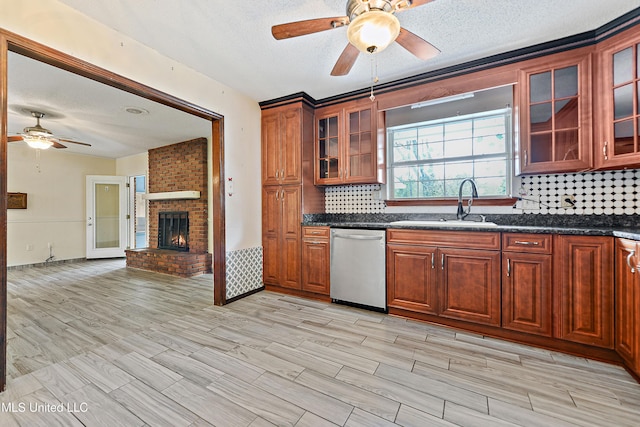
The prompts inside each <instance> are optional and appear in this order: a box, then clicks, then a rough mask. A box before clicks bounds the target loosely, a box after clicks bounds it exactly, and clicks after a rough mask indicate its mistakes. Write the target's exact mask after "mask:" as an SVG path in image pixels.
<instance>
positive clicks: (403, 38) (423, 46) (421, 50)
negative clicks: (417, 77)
mask: <svg viewBox="0 0 640 427" xmlns="http://www.w3.org/2000/svg"><path fill="white" fill-rule="evenodd" d="M396 41H397V42H398V43H399V44H400V46H402V47H403V48H405V49H407V50H408V51H409V52H411V53H412V54H414V55H415V56H417V57H418V58H420V59H422V60H423V61H426V60H427V59H431V58H433V57H434V56H436V55H437V54H439V53H440V50H439V49H438V48H436V47H435V46H434V45H432V44H431V43H429V42H428V41H426V40H424V39H423V38H421V37H419V36H416V35H415V34H413V33H412V32H411V31H408V30H405V29H404V28H400V34H399V35H398V38H397V39H396Z"/></svg>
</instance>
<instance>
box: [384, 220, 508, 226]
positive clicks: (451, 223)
mask: <svg viewBox="0 0 640 427" xmlns="http://www.w3.org/2000/svg"><path fill="white" fill-rule="evenodd" d="M389 224H390V225H408V226H411V225H413V226H417V227H461V228H492V227H497V226H498V224H496V223H495V222H480V221H463V220H459V219H453V220H405V221H393V222H391V223H389Z"/></svg>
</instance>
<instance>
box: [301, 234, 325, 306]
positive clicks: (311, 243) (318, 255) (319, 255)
mask: <svg viewBox="0 0 640 427" xmlns="http://www.w3.org/2000/svg"><path fill="white" fill-rule="evenodd" d="M329 231H330V229H329V227H302V290H304V291H308V292H313V293H316V294H322V295H329V290H330V272H329V260H330V247H329Z"/></svg>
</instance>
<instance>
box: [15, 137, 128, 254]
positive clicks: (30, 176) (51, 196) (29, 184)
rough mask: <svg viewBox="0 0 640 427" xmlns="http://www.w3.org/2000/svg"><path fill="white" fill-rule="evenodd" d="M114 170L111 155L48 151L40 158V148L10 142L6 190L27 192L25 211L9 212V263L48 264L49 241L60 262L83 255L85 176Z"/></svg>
mask: <svg viewBox="0 0 640 427" xmlns="http://www.w3.org/2000/svg"><path fill="white" fill-rule="evenodd" d="M38 165H39V167H38ZM115 172H116V162H115V160H112V159H105V158H101V157H92V156H85V155H81V154H73V153H65V152H64V151H62V150H56V149H49V150H45V151H41V152H40V159H39V161H38V159H37V155H36V150H34V149H32V148H29V147H27V146H26V145H25V144H10V145H9V148H8V178H7V186H8V190H9V192H19V193H27V209H10V210H8V212H7V216H8V218H7V262H8V265H9V266H13V265H25V264H38V263H42V262H44V261H45V260H46V259H47V258H48V257H49V249H48V244H49V243H51V244H52V248H53V249H52V250H53V252H52V253H53V255H54V256H55V259H56V260H65V259H76V258H84V257H85V255H86V254H85V247H86V244H85V234H86V232H85V216H86V215H85V210H86V208H85V176H86V175H113V174H115Z"/></svg>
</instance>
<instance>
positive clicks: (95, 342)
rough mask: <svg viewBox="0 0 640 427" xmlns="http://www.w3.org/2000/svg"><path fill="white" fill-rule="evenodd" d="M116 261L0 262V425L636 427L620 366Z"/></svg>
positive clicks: (638, 409) (638, 395) (637, 411)
mask: <svg viewBox="0 0 640 427" xmlns="http://www.w3.org/2000/svg"><path fill="white" fill-rule="evenodd" d="M211 281H212V278H211V276H201V277H198V278H194V279H177V278H172V277H169V276H165V275H160V274H154V273H148V272H142V271H137V270H131V269H126V268H125V267H124V262H123V261H120V260H116V261H114V260H105V261H91V262H86V263H77V264H61V265H54V266H49V267H47V268H32V269H27V270H11V271H9V310H8V324H9V329H8V331H7V337H8V359H9V360H8V370H9V375H10V379H9V382H8V387H7V390H6V391H5V392H4V393H2V394H0V425H1V426H14V425H20V426H29V427H31V426H52V425H71V426H74V425H85V426H102V425H104V426H172V427H173V426H207V425H216V426H252V427H261V426H271V425H289V426H332V425H344V426H391V425H402V426H454V425H460V426H509V425H511V426H513V425H521V426H545V427H546V426H571V425H580V426H638V425H640V385H639V384H638V383H636V382H635V381H634V380H633V379H632V378H631V377H630V376H629V375H628V374H627V373H626V372H625V371H624V370H623V369H622V368H620V367H617V366H612V365H608V364H604V363H599V362H594V361H591V360H587V359H583V358H577V357H573V356H567V355H564V354H560V353H555V352H550V351H546V350H541V349H537V348H533V347H528V346H523V345H517V344H513V343H508V342H504V341H500V340H496V339H489V338H484V337H482V336H479V335H474V334H470V333H466V332H458V331H455V330H453V329H447V328H442V327H438V326H434V325H429V324H425V323H420V322H414V321H408V320H404V319H400V318H396V317H391V316H387V315H383V314H378V313H374V312H368V311H363V310H358V309H353V308H349V307H344V306H339V305H335V304H326V303H321V302H316V301H309V300H304V299H299V298H294V297H290V296H284V295H279V294H275V293H269V292H260V293H258V294H255V295H252V296H249V297H247V298H245V299H242V300H240V301H236V302H234V303H232V304H229V305H227V306H224V307H215V306H213V305H211V301H212V285H211Z"/></svg>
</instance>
